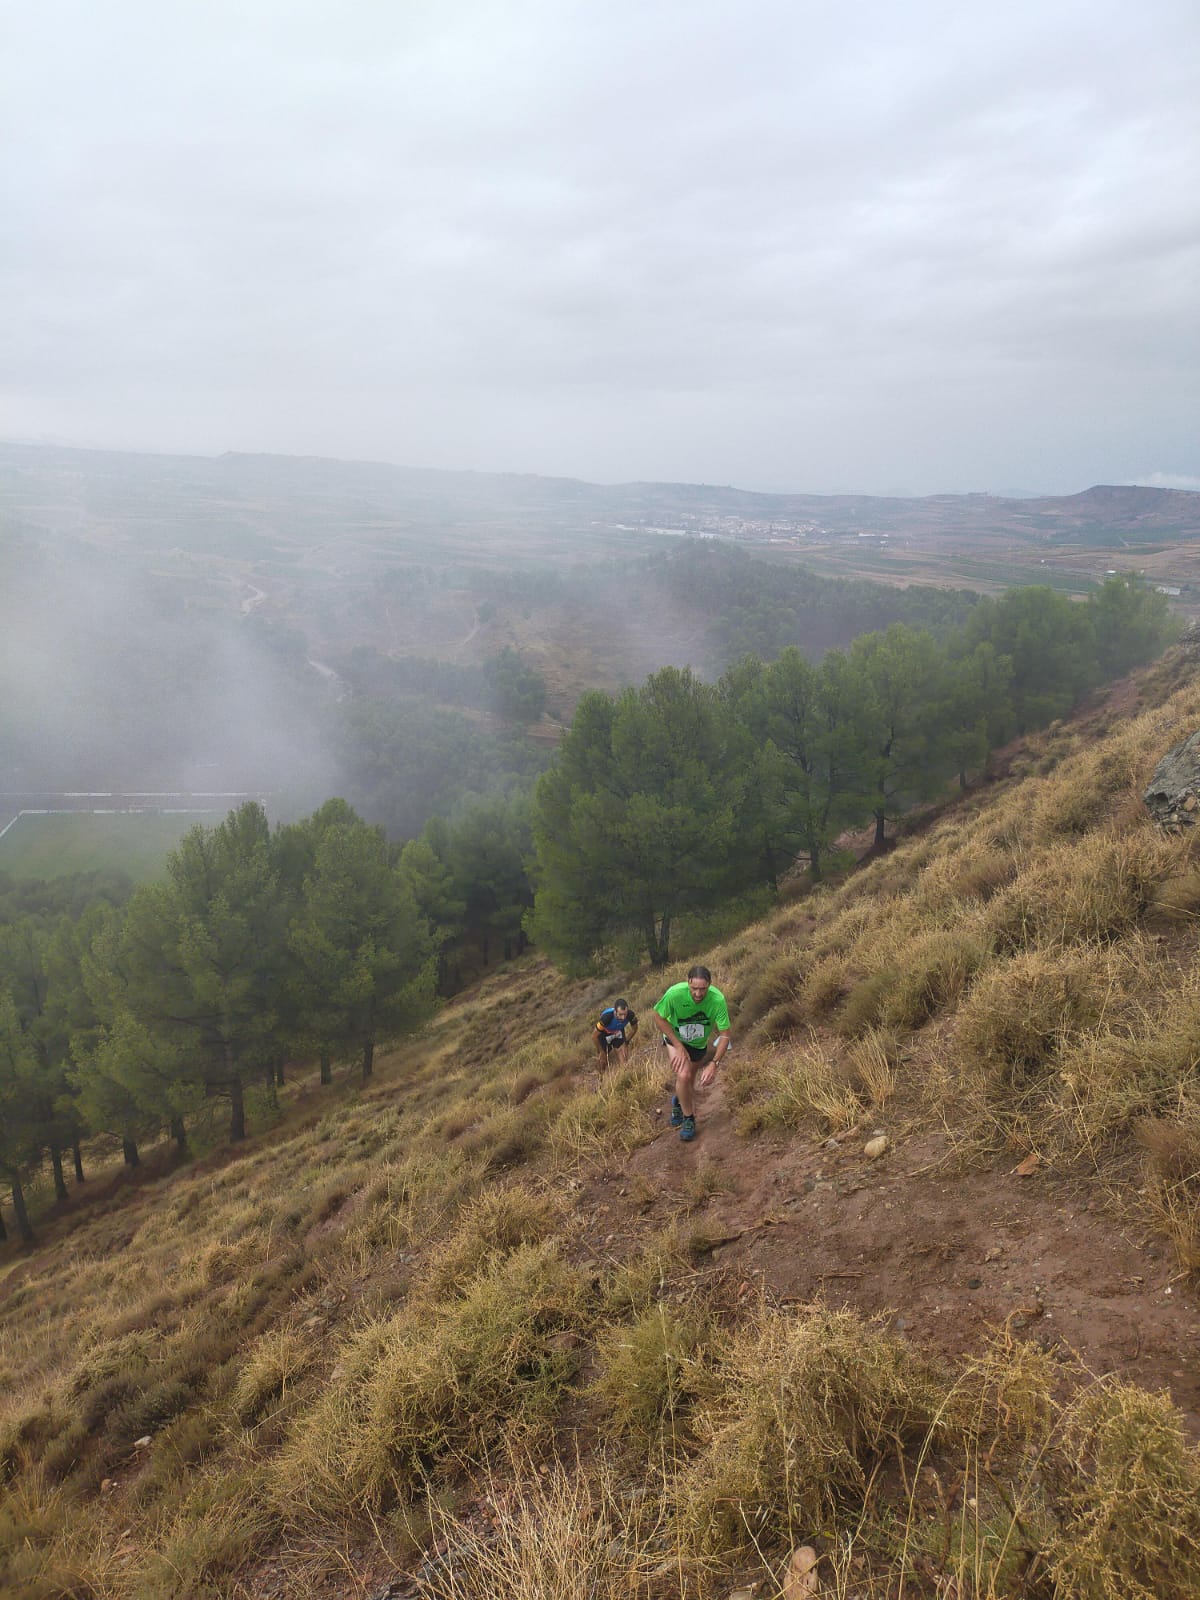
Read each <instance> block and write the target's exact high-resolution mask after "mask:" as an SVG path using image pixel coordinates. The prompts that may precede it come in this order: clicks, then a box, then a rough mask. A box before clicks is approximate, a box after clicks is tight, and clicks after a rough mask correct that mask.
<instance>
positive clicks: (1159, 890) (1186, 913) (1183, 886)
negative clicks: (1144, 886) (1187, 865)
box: [1146, 868, 1200, 928]
mask: <svg viewBox="0 0 1200 1600" xmlns="http://www.w3.org/2000/svg"><path fill="white" fill-rule="evenodd" d="M1197 920H1200V869H1197V868H1193V869H1192V870H1191V871H1190V872H1180V873H1176V874H1174V875H1173V876H1171V877H1166V878H1163V879H1162V880H1161V881H1160V882H1158V883H1155V884H1152V885H1151V886H1150V891H1149V896H1148V904H1147V907H1146V926H1147V927H1148V928H1172V927H1180V926H1184V927H1189V926H1192V925H1194V924H1195V923H1196V922H1197Z"/></svg>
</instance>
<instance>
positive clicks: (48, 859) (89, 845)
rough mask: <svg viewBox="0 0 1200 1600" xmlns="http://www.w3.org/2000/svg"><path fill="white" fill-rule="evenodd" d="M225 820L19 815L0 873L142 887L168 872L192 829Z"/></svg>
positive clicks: (1, 847) (2, 848) (2, 844)
mask: <svg viewBox="0 0 1200 1600" xmlns="http://www.w3.org/2000/svg"><path fill="white" fill-rule="evenodd" d="M219 817H220V814H219V813H211V814H210V813H204V814H201V813H199V812H190V813H187V814H180V813H164V812H157V811H143V812H99V813H97V812H87V811H73V812H60V813H59V814H57V815H55V816H35V815H31V814H26V815H24V816H18V817H17V818H16V819H15V820H14V821H13V822H12V824H11V826H10V827H9V828H8V829H7V830H6V831H5V833H4V835H3V837H0V873H7V874H8V876H9V877H11V878H17V879H23V878H62V877H67V876H69V875H70V874H71V873H75V872H120V873H124V874H125V875H126V876H127V877H129V878H132V879H133V880H134V882H135V883H140V882H142V881H143V880H145V879H147V878H153V877H155V876H156V875H157V874H158V873H159V872H160V871H161V870H162V866H163V863H164V861H165V860H166V858H167V855H168V853H169V852H170V851H171V850H173V849H174V847H175V846H176V845H177V844H178V843H179V841H180V839H182V837H183V835H184V834H185V833H186V832H187V831H188V829H189V828H192V827H194V826H195V824H196V823H197V822H204V823H206V824H207V825H209V826H211V825H212V823H213V822H214V821H218V820H219Z"/></svg>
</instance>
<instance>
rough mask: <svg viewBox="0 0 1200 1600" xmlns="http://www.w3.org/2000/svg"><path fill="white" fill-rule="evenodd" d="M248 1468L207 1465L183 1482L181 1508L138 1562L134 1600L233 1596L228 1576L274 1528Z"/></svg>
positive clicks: (256, 1473) (260, 1546) (230, 1463)
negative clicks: (184, 1484)
mask: <svg viewBox="0 0 1200 1600" xmlns="http://www.w3.org/2000/svg"><path fill="white" fill-rule="evenodd" d="M260 1479H261V1473H260V1472H259V1470H258V1469H257V1468H256V1467H255V1466H254V1465H253V1463H243V1462H240V1461H238V1460H237V1459H236V1457H235V1458H234V1459H233V1460H232V1461H224V1462H220V1463H217V1462H213V1463H211V1464H209V1465H208V1466H206V1467H204V1468H202V1469H201V1470H200V1471H199V1472H197V1473H195V1474H194V1475H193V1476H192V1477H191V1478H190V1479H189V1480H186V1481H187V1492H186V1495H185V1496H184V1498H183V1500H182V1502H181V1504H180V1505H179V1506H178V1508H177V1509H176V1510H175V1511H174V1512H173V1513H171V1514H169V1515H167V1516H165V1517H164V1518H163V1519H162V1522H161V1525H160V1527H159V1528H158V1529H157V1530H156V1534H157V1537H156V1539H155V1543H154V1545H153V1546H152V1548H151V1549H150V1550H149V1551H148V1552H147V1553H146V1554H145V1555H144V1556H143V1558H142V1560H141V1562H140V1563H139V1565H140V1571H138V1573H137V1577H136V1583H135V1585H134V1586H132V1593H133V1595H134V1596H135V1597H136V1600H174V1597H175V1596H182V1595H188V1596H193V1595H194V1596H196V1597H197V1600H200V1597H207V1596H210V1595H211V1596H214V1597H215V1596H218V1595H222V1596H223V1595H231V1594H236V1593H237V1589H236V1588H235V1579H234V1574H235V1573H236V1572H237V1571H238V1570H239V1568H241V1567H243V1566H244V1564H245V1562H246V1561H247V1559H248V1558H249V1557H251V1556H253V1555H255V1554H257V1553H258V1552H259V1551H261V1550H262V1549H263V1547H264V1546H265V1545H266V1544H268V1542H269V1541H270V1540H271V1538H272V1537H273V1535H274V1533H275V1532H276V1530H277V1527H278V1518H277V1517H276V1516H275V1514H274V1513H273V1511H272V1510H271V1508H270V1506H269V1505H268V1504H267V1502H266V1499H265V1497H264V1494H263V1491H262V1486H261V1482H260Z"/></svg>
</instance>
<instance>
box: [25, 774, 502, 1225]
mask: <svg viewBox="0 0 1200 1600" xmlns="http://www.w3.org/2000/svg"><path fill="white" fill-rule="evenodd" d="M528 851H529V834H528V823H527V818H526V815H525V803H524V801H523V800H522V799H521V797H519V796H512V797H504V796H493V797H473V798H470V799H468V800H466V801H464V802H463V804H462V805H461V806H460V807H459V809H458V810H457V811H456V812H455V814H454V815H453V817H452V818H450V819H449V820H438V821H436V822H432V823H430V824H429V826H428V827H427V828H426V830H425V832H424V833H423V834H422V835H421V836H420V838H418V839H415V840H412V841H410V842H409V843H408V844H406V845H403V846H399V845H394V844H389V842H388V841H387V839H386V837H385V835H384V833H383V831H382V829H380V828H378V827H374V826H370V825H368V824H367V823H365V822H363V821H362V820H361V819H360V818H359V817H358V816H357V815H356V813H355V812H354V811H353V810H352V808H351V807H350V806H349V805H347V804H346V802H345V801H343V800H330V801H328V802H326V803H325V804H324V805H323V806H321V807H320V808H319V809H318V810H317V811H316V812H314V813H313V814H312V815H311V816H309V817H307V818H305V819H304V820H302V821H299V822H295V823H290V824H286V825H283V826H280V827H277V828H275V829H274V830H272V828H271V827H270V825H269V823H268V821H267V818H266V815H265V813H264V812H263V810H262V808H261V807H260V806H259V805H258V804H256V803H255V804H247V805H244V806H242V807H240V808H239V809H238V810H236V811H233V812H231V813H230V814H229V815H228V817H227V818H226V819H225V821H224V822H222V823H221V824H220V825H219V826H217V827H214V828H206V827H203V826H198V827H196V828H193V829H192V830H191V832H190V833H188V834H187V835H186V836H185V838H184V839H183V840H182V841H181V843H180V845H179V846H178V848H177V849H176V850H175V851H173V852H172V853H171V855H170V856H169V857H168V860H167V866H166V871H165V872H164V874H163V875H162V876H161V877H160V878H159V879H157V880H156V881H154V882H151V883H147V884H144V885H142V886H141V887H139V888H137V889H131V887H130V886H129V885H128V884H125V885H122V884H120V883H117V882H115V881H114V882H112V883H109V882H107V881H105V880H100V879H97V878H95V877H93V876H89V877H88V878H85V879H81V880H63V881H62V882H59V883H48V884H37V885H18V884H13V883H11V882H10V881H8V880H0V1182H2V1183H3V1184H4V1186H5V1187H6V1188H7V1189H8V1190H9V1193H10V1196H11V1203H12V1211H13V1216H14V1218H15V1221H16V1226H17V1229H18V1232H19V1233H20V1234H21V1235H22V1237H25V1238H29V1237H31V1228H30V1222H29V1216H28V1210H27V1205H26V1198H25V1191H26V1187H27V1185H28V1182H29V1180H30V1178H31V1177H32V1176H33V1175H34V1174H35V1173H36V1172H38V1171H39V1170H41V1169H44V1168H48V1169H49V1171H50V1173H51V1174H52V1179H53V1187H54V1193H55V1195H56V1197H57V1198H58V1199H66V1198H67V1196H68V1188H67V1179H66V1172H67V1171H68V1170H69V1169H70V1166H71V1165H72V1164H73V1166H74V1172H75V1177H76V1180H77V1181H78V1182H82V1181H83V1180H84V1170H83V1154H82V1151H81V1141H83V1140H84V1139H85V1138H86V1137H87V1136H88V1135H93V1134H106V1135H109V1136H111V1137H113V1138H115V1139H117V1140H119V1141H120V1143H121V1147H122V1149H123V1151H124V1156H125V1161H126V1163H127V1164H128V1165H129V1166H136V1165H137V1164H138V1162H139V1160H140V1154H139V1148H140V1147H141V1146H143V1145H144V1144H145V1143H146V1141H148V1140H151V1139H156V1138H158V1137H160V1136H161V1135H163V1134H169V1135H170V1136H171V1137H172V1138H174V1139H175V1141H176V1143H177V1145H178V1146H179V1148H180V1150H181V1151H182V1150H185V1149H186V1147H187V1139H188V1132H187V1130H188V1124H189V1120H190V1119H191V1118H193V1117H194V1115H195V1114H196V1112H197V1111H198V1110H199V1109H200V1108H201V1106H203V1105H204V1103H205V1102H209V1101H213V1100H220V1101H224V1102H225V1104H226V1106H227V1108H228V1116H229V1123H228V1133H229V1138H230V1139H231V1140H240V1139H242V1138H244V1137H245V1134H246V1129H247V1108H246V1095H247V1090H248V1089H249V1088H250V1087H252V1086H254V1085H260V1086H262V1087H263V1088H264V1089H265V1090H266V1091H267V1092H268V1093H269V1094H273V1093H274V1090H275V1087H276V1086H277V1085H278V1084H279V1083H281V1082H282V1081H283V1076H284V1070H285V1064H286V1063H287V1062H288V1061H290V1060H292V1059H294V1058H296V1057H298V1056H300V1057H307V1058H308V1059H315V1060H318V1061H319V1063H320V1073H321V1081H322V1082H323V1083H329V1082H331V1081H332V1078H333V1069H334V1066H335V1065H336V1064H337V1063H339V1062H352V1063H353V1064H354V1065H355V1067H356V1068H357V1070H358V1071H359V1073H360V1074H361V1076H362V1077H363V1078H364V1079H365V1078H368V1077H369V1076H370V1075H371V1073H372V1070H373V1066H374V1059H375V1052H376V1048H377V1046H378V1045H379V1044H381V1043H383V1042H386V1041H389V1040H392V1039H395V1038H396V1037H398V1036H399V1035H401V1034H403V1033H406V1032H408V1031H410V1030H411V1029H413V1028H415V1027H417V1026H418V1025H419V1024H420V1023H421V1022H423V1021H424V1020H425V1019H426V1018H427V1017H428V1016H429V1015H430V1013H431V1011H432V1009H433V1007H434V1005H435V1003H436V998H437V994H438V991H439V988H440V989H442V990H443V991H445V990H448V989H452V988H453V987H455V986H456V985H457V983H458V982H459V981H461V975H462V973H463V971H464V969H466V970H470V968H471V966H472V964H478V963H479V962H482V963H483V964H486V963H488V962H489V961H492V960H495V959H498V958H500V957H501V956H506V955H512V954H515V953H516V952H517V951H518V950H519V949H521V948H523V946H524V943H525V937H526V936H525V934H524V932H523V929H522V918H523V916H524V914H525V912H526V911H527V909H528V907H529V905H530V903H531V898H532V897H531V894H530V890H529V884H528V878H527V875H526V872H525V859H526V856H527V854H528ZM4 1237H6V1234H5V1232H4V1222H3V1217H2V1216H0V1239H2V1238H4Z"/></svg>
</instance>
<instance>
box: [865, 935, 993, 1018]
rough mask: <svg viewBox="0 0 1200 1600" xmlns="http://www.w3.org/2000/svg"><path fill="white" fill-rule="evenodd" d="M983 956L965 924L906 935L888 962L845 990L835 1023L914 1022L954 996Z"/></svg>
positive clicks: (979, 942)
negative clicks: (850, 988) (847, 993)
mask: <svg viewBox="0 0 1200 1600" xmlns="http://www.w3.org/2000/svg"><path fill="white" fill-rule="evenodd" d="M886 955H892V952H887V953H886ZM886 955H885V959H886ZM986 960H987V948H986V946H985V944H984V942H983V940H982V939H981V938H980V937H979V936H978V934H976V933H975V932H973V931H972V929H971V927H970V925H969V924H968V925H966V926H963V927H960V928H957V929H950V928H947V929H941V928H936V929H933V930H931V931H929V932H926V933H918V934H916V935H915V936H914V937H909V938H906V939H905V940H903V941H902V943H901V947H900V948H898V949H896V950H895V952H894V955H892V960H891V961H890V962H889V964H888V965H886V966H884V967H882V968H881V969H879V970H877V971H875V972H873V973H871V974H870V976H868V977H866V978H864V979H862V981H861V982H860V983H858V984H856V985H855V987H854V988H853V989H852V990H851V991H850V993H849V995H848V996H847V997H846V1000H845V1002H844V1004H843V1005H842V1007H841V1010H840V1011H839V1013H838V1018H837V1025H838V1029H839V1031H840V1032H843V1033H848V1034H850V1035H851V1036H854V1035H857V1034H861V1033H863V1032H864V1031H865V1030H867V1029H870V1028H874V1027H876V1026H878V1027H882V1028H887V1029H895V1030H901V1031H905V1032H908V1031H912V1030H913V1029H916V1028H919V1027H921V1026H922V1024H924V1023H926V1022H928V1021H929V1019H930V1018H931V1017H933V1016H936V1015H937V1013H938V1012H939V1011H944V1010H947V1009H948V1008H949V1007H950V1006H952V1005H954V1004H955V1003H956V1002H957V1001H958V999H959V998H960V996H961V995H962V994H963V992H964V990H965V989H966V987H967V985H968V984H969V983H970V982H971V980H972V978H973V977H974V976H975V974H976V972H977V971H978V970H979V968H980V967H982V966H983V965H984V963H985V961H986Z"/></svg>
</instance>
